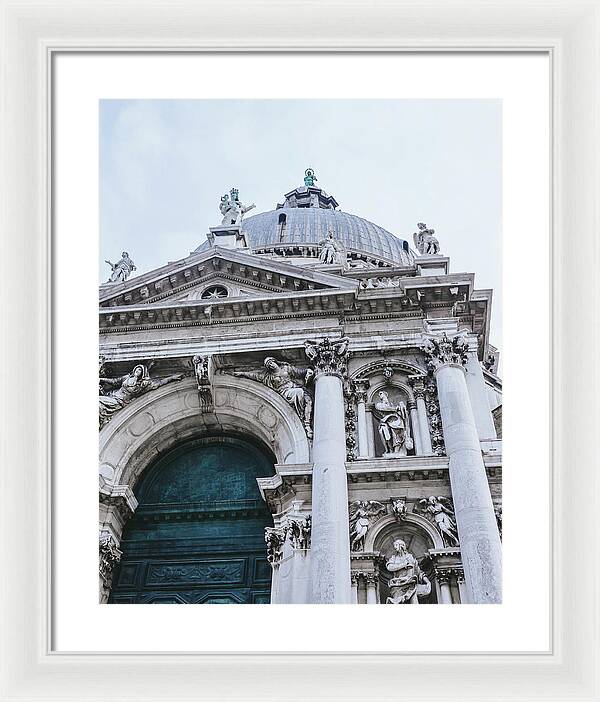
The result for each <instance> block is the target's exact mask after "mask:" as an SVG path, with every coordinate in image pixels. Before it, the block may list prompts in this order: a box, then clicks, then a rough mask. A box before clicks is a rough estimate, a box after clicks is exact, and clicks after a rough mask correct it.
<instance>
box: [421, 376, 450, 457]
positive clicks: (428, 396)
mask: <svg viewBox="0 0 600 702" xmlns="http://www.w3.org/2000/svg"><path fill="white" fill-rule="evenodd" d="M425 407H426V409H427V419H428V422H429V431H430V436H431V447H432V449H433V451H434V452H435V453H436V454H437V455H438V456H444V455H445V454H446V444H445V442H444V433H443V431H442V415H441V414H440V405H439V402H438V396H437V384H436V382H435V380H433V378H429V379H428V380H427V382H426V383H425Z"/></svg>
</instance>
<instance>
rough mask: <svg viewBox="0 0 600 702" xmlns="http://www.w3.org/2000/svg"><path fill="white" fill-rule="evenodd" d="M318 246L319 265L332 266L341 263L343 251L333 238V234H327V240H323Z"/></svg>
mask: <svg viewBox="0 0 600 702" xmlns="http://www.w3.org/2000/svg"><path fill="white" fill-rule="evenodd" d="M319 246H320V247H321V250H320V251H319V263H326V264H333V263H343V260H342V258H343V251H342V248H341V245H340V244H339V242H337V241H336V240H335V239H334V237H333V232H331V231H330V232H328V233H327V238H326V239H324V240H323V241H322V242H321V243H320V244H319Z"/></svg>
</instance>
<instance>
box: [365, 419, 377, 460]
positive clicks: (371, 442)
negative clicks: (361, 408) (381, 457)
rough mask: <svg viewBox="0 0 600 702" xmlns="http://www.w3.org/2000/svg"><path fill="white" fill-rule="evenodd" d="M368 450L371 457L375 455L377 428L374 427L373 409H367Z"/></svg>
mask: <svg viewBox="0 0 600 702" xmlns="http://www.w3.org/2000/svg"><path fill="white" fill-rule="evenodd" d="M367 452H368V457H369V458H374V456H375V429H374V427H373V411H372V410H371V409H367Z"/></svg>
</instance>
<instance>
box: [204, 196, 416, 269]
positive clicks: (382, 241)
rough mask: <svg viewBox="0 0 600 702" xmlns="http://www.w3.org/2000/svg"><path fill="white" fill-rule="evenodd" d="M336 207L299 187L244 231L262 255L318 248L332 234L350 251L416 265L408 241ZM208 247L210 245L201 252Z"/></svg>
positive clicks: (247, 224)
mask: <svg viewBox="0 0 600 702" xmlns="http://www.w3.org/2000/svg"><path fill="white" fill-rule="evenodd" d="M336 207H337V202H336V201H335V199H334V198H333V197H331V196H330V195H327V193H325V192H324V191H323V190H321V188H316V187H314V186H313V187H301V188H296V189H295V190H292V191H291V192H290V193H287V195H286V196H285V202H284V203H283V204H281V205H278V206H277V209H275V210H271V211H270V212H262V213H260V214H257V215H253V216H251V217H246V218H244V220H243V224H242V229H243V230H244V232H246V234H247V236H248V243H249V245H250V247H251V248H252V250H254V251H257V252H259V253H260V250H261V249H264V248H269V247H273V246H286V245H289V246H294V245H296V246H297V245H302V244H311V245H317V244H319V243H320V242H322V241H323V240H324V239H326V238H327V236H328V235H329V233H332V234H333V237H334V238H335V239H337V240H338V241H339V242H341V243H342V244H343V246H345V248H346V250H348V251H356V252H362V253H364V254H367V255H370V256H373V257H374V258H377V259H384V260H385V261H387V262H389V263H392V264H396V265H398V266H409V265H412V264H413V262H414V256H415V254H414V253H413V252H412V251H411V250H410V247H409V245H408V242H407V241H405V240H404V239H400V238H399V237H397V236H394V234H392V233H391V232H388V231H387V230H386V229H384V228H383V227H380V226H379V225H377V224H373V222H369V221H368V220H367V219H363V218H362V217H359V216H357V215H354V214H349V213H347V212H341V211H340V210H338V209H335V208H336ZM206 248H208V243H205V244H202V245H201V246H200V247H198V249H197V251H204V250H206Z"/></svg>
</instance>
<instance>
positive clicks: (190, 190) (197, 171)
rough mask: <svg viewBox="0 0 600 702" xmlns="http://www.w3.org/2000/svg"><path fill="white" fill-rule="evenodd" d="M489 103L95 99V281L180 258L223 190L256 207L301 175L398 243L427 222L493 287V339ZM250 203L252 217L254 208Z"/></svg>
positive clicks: (497, 223)
mask: <svg viewBox="0 0 600 702" xmlns="http://www.w3.org/2000/svg"><path fill="white" fill-rule="evenodd" d="M501 120H502V103H501V101H500V100H102V101H101V102H100V262H101V263H100V280H101V281H104V280H106V279H107V277H108V274H109V272H110V270H109V268H108V266H107V265H106V264H104V263H102V262H103V261H104V259H107V258H108V259H110V260H112V261H113V262H114V261H116V260H118V259H119V258H120V254H121V251H124V250H126V251H128V252H129V254H130V256H131V258H132V259H133V260H134V262H135V264H136V266H137V269H138V270H137V271H136V274H139V273H144V272H146V271H149V270H152V269H153V268H158V267H159V266H162V265H164V264H165V263H167V262H168V261H173V260H177V259H179V258H183V257H184V256H186V255H187V254H189V252H190V251H193V250H194V249H195V248H196V247H197V246H198V245H199V244H200V243H202V242H203V241H205V239H206V232H207V231H208V227H211V226H215V225H216V224H218V223H219V222H220V214H219V210H218V205H219V200H220V197H221V195H222V194H223V193H225V192H227V191H229V189H230V188H232V187H237V188H238V189H239V191H240V198H241V200H242V201H243V202H254V203H256V210H255V212H264V211H267V210H271V209H273V208H274V207H275V205H276V203H277V202H282V200H283V194H284V193H286V192H288V191H289V190H291V189H292V188H294V187H296V186H298V185H302V184H303V176H304V170H305V169H306V168H307V167H308V166H311V167H312V168H314V169H315V172H316V175H317V178H318V183H317V184H318V185H319V186H320V187H322V188H323V189H324V190H326V191H327V192H328V193H330V194H331V195H333V196H334V197H335V198H336V199H337V201H338V202H339V204H340V209H342V210H344V211H345V212H351V213H353V214H358V215H360V216H361V217H365V218H366V219H369V220H371V221H372V222H375V223H377V224H379V225H381V226H383V227H384V228H385V229H387V230H389V231H390V232H392V233H393V234H396V235H397V236H400V237H402V238H405V239H408V240H409V243H410V245H411V247H412V246H413V243H412V233H413V232H414V231H415V228H416V223H417V222H426V223H427V224H428V225H429V226H430V227H433V228H434V229H435V230H436V236H438V238H439V240H440V243H441V250H442V253H443V254H444V255H447V256H449V257H450V270H451V271H453V272H462V271H467V272H474V273H475V284H476V287H478V288H492V289H493V290H494V297H495V300H494V305H493V313H492V334H491V341H492V343H494V344H495V345H497V346H500V345H501V287H500V286H501V272H502V270H501V255H502V241H501V175H502V172H501V149H502V141H501V138H502V122H501ZM255 212H253V214H254V213H255Z"/></svg>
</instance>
